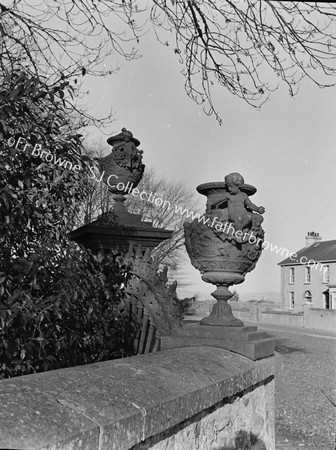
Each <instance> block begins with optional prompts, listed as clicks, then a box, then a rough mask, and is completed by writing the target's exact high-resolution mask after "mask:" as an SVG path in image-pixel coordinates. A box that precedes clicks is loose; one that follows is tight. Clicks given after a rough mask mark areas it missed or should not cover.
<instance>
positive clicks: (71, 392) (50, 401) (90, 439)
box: [0, 347, 274, 450]
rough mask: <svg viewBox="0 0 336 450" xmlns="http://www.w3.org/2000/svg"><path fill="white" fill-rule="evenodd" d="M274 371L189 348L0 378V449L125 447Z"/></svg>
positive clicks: (265, 364)
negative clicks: (5, 378)
mask: <svg viewBox="0 0 336 450" xmlns="http://www.w3.org/2000/svg"><path fill="white" fill-rule="evenodd" d="M273 375H274V358H273V357H270V358H265V359H263V360H260V361H251V360H249V359H247V358H245V357H243V356H241V355H237V354H234V353H231V352H229V351H227V350H224V349H221V348H213V347H190V348H177V349H172V350H166V351H161V352H157V353H151V354H147V355H141V356H134V357H130V358H124V359H118V360H114V361H107V362H102V363H96V364H88V365H86V366H77V367H73V368H68V369H61V370H54V371H50V372H46V373H41V374H35V375H27V376H23V377H18V378H11V379H7V380H1V381H0V405H1V408H0V448H1V449H4V448H6V449H25V450H26V449H34V450H38V449H49V450H51V449H88V450H89V449H90V450H93V449H99V450H100V449H106V450H107V449H108V450H114V449H116V450H123V449H129V448H131V447H132V446H134V445H136V444H137V443H139V442H141V441H144V440H145V439H147V438H149V437H151V436H155V435H158V434H159V433H162V432H164V431H166V430H169V429H171V428H172V427H174V426H176V425H178V424H179V423H181V422H183V421H185V420H186V419H189V418H191V417H193V416H195V415H196V414H198V413H200V412H202V411H204V410H205V409H207V408H210V407H212V406H213V405H215V404H216V403H218V402H221V401H223V399H225V398H228V397H232V396H233V395H236V394H239V393H241V392H242V391H244V390H246V389H251V388H252V387H253V386H255V385H257V384H258V383H261V382H263V381H265V380H266V379H268V378H270V377H272V376H273Z"/></svg>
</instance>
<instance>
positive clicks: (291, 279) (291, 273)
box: [289, 267, 295, 284]
mask: <svg viewBox="0 0 336 450" xmlns="http://www.w3.org/2000/svg"><path fill="white" fill-rule="evenodd" d="M294 283H295V268H294V267H290V268H289V284H294Z"/></svg>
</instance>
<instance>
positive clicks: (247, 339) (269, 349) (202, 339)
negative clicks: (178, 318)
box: [161, 322, 275, 361]
mask: <svg viewBox="0 0 336 450" xmlns="http://www.w3.org/2000/svg"><path fill="white" fill-rule="evenodd" d="M190 346H208V347H220V348H225V349H227V350H230V351H232V352H235V353H239V354H240V355H243V356H246V357H247V358H249V359H252V360H253V361H255V360H257V359H261V358H266V357H267V356H272V355H274V347H275V343H274V340H273V339H272V338H270V337H269V335H268V334H267V333H265V332H263V331H258V330H257V327H254V326H250V327H244V326H241V327H223V326H213V325H210V326H206V325H203V324H200V323H199V322H194V323H191V322H189V323H188V322H185V323H184V325H183V327H182V328H180V329H176V330H174V331H173V334H172V335H171V336H165V337H161V350H165V349H170V348H180V347H190Z"/></svg>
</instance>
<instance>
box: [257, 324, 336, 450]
mask: <svg viewBox="0 0 336 450" xmlns="http://www.w3.org/2000/svg"><path fill="white" fill-rule="evenodd" d="M257 325H258V329H265V330H267V332H268V333H269V334H271V335H273V336H274V338H275V340H276V351H278V352H279V353H280V354H281V355H282V358H283V367H282V369H281V370H280V371H279V372H278V373H277V374H276V375H275V380H276V381H275V392H276V394H275V402H276V443H277V446H276V449H277V450H280V449H281V450H299V449H301V450H312V449H315V450H335V431H336V414H335V413H336V408H335V406H336V333H332V332H330V333H325V334H327V336H323V334H324V333H323V332H317V331H314V330H304V329H300V330H295V329H288V328H285V329H284V328H283V327H279V326H274V327H273V326H272V325H270V324H267V325H266V324H264V325H262V324H260V323H259V324H257Z"/></svg>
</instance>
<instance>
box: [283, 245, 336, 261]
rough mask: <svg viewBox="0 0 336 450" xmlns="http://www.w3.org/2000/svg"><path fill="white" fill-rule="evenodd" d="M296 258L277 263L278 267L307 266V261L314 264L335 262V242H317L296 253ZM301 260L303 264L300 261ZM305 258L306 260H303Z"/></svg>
mask: <svg viewBox="0 0 336 450" xmlns="http://www.w3.org/2000/svg"><path fill="white" fill-rule="evenodd" d="M296 255H297V256H296V258H294V255H293V256H292V259H291V258H290V257H288V258H286V259H284V260H283V261H281V262H279V263H278V265H279V266H293V265H295V264H303V265H304V264H307V262H308V261H309V260H313V261H316V262H331V261H336V240H333V241H318V242H314V243H313V244H312V245H310V246H309V247H304V248H301V250H299V251H297V252H296ZM302 258H303V259H304V260H305V262H300V261H302ZM305 258H306V259H305Z"/></svg>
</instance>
